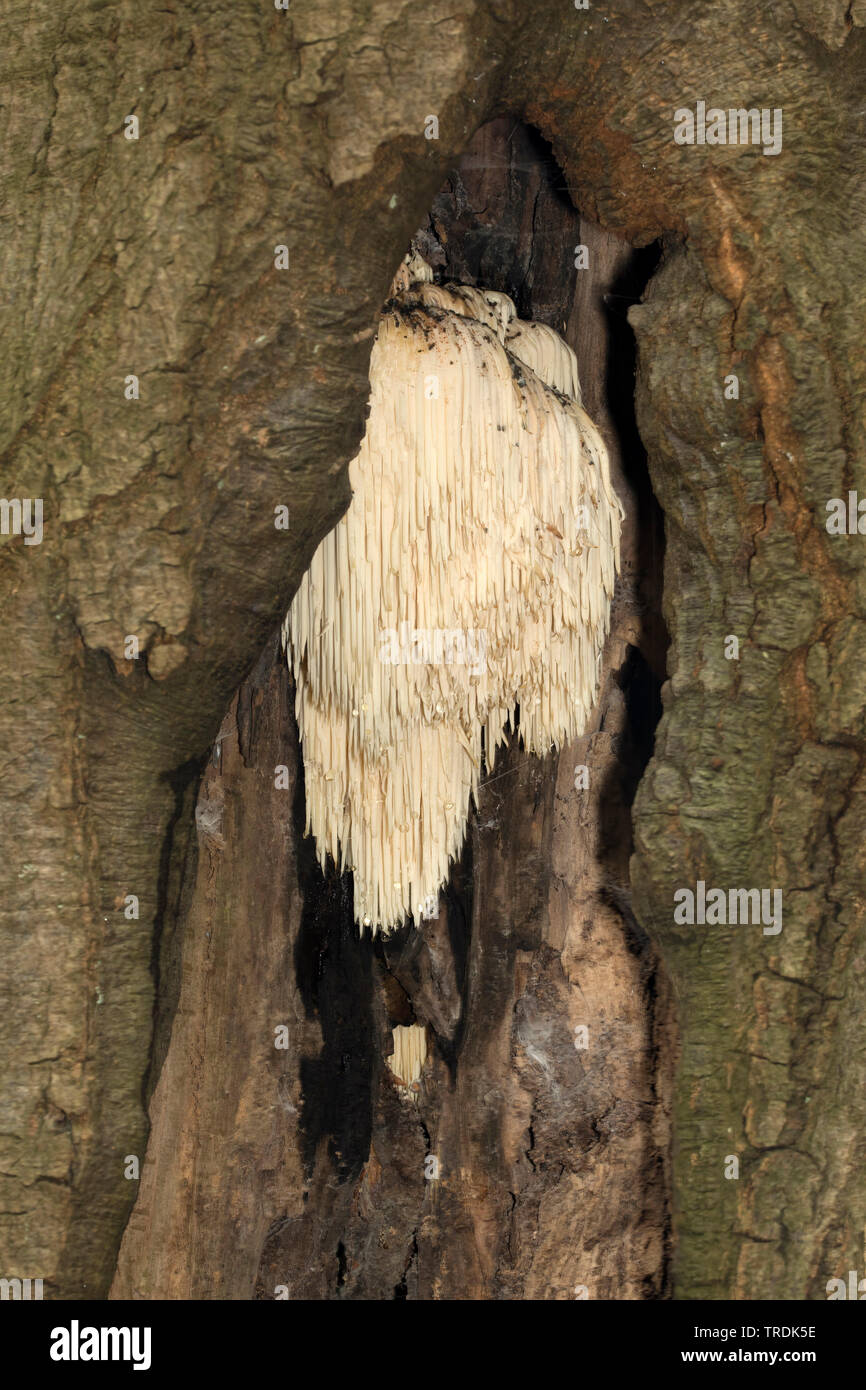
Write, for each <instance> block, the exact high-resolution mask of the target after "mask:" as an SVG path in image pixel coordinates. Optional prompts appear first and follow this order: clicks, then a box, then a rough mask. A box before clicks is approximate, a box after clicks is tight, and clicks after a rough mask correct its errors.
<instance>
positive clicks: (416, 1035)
mask: <svg viewBox="0 0 866 1390" xmlns="http://www.w3.org/2000/svg"><path fill="white" fill-rule="evenodd" d="M392 1036H393V1038H394V1051H393V1053H392V1054H391V1056H390V1057H388V1058H386V1060H387V1063H388V1066H389V1067H390V1068H391V1071H392V1072H393V1074H394V1077H395V1079H396V1081H397V1084H398V1086H400V1087H401V1088H402V1089H403V1090H404V1091H406V1092H409V1093H413V1094H417V1092H418V1091H419V1090H420V1085H419V1083H420V1080H421V1072H422V1071H423V1069H424V1063H425V1062H426V1061H427V1029H426V1028H425V1027H424V1025H423V1024H421V1023H410V1024H408V1026H406V1027H402V1026H401V1025H399V1024H398V1025H397V1026H396V1027H395V1028H394V1029H393V1030H392Z"/></svg>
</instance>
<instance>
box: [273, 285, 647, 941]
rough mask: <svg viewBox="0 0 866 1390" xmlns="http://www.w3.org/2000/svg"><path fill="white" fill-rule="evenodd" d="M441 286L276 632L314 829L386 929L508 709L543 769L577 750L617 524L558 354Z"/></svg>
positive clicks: (436, 873)
mask: <svg viewBox="0 0 866 1390" xmlns="http://www.w3.org/2000/svg"><path fill="white" fill-rule="evenodd" d="M420 264H421V265H423V262H421V263H420ZM416 272H417V273H416ZM412 276H414V277H415V278H414V279H413V278H411V277H412ZM429 279H430V277H429V274H425V273H424V272H423V271H421V270H420V269H419V266H418V265H417V264H416V265H410V266H409V268H408V269H407V271H406V273H405V274H404V276H403V284H402V286H401V287H397V288H398V290H399V292H397V293H395V295H394V298H393V299H392V300H391V301H390V302H389V306H388V313H387V314H386V315H384V316H383V318H382V321H381V324H380V327H379V332H378V334H377V338H376V342H375V344H374V347H373V353H372V357H371V363H370V384H371V392H370V416H369V420H368V424H367V432H366V435H365V437H364V440H363V442H362V445H361V448H360V450H359V452H358V455H357V456H356V458H355V459H354V460H353V461H352V463H351V464H350V467H349V475H350V481H351V484H352V490H353V499H352V503H351V505H350V507H349V510H348V511H347V513H346V515H345V516H344V517H343V518H342V520H341V521H340V522H339V523H338V525H337V527H336V528H335V530H334V531H333V532H332V533H331V535H330V536H328V537H326V538H325V540H324V541H323V542H322V544H321V545H320V547H319V549H318V550H317V552H316V555H315V556H314V558H313V561H312V563H311V565H310V568H309V570H308V571H307V574H306V575H305V576H304V579H303V580H302V582H301V585H300V588H299V589H298V593H297V595H296V596H295V599H294V602H293V604H292V607H291V609H290V612H289V614H288V616H287V619H286V624H285V628H284V632H285V638H286V647H287V657H288V660H289V664H290V665H291V667H292V670H293V672H294V676H295V681H296V683H297V714H298V723H299V728H300V730H301V736H302V742H303V749H304V770H305V776H306V793H307V825H308V828H309V829H311V830H312V833H313V834H314V836H315V838H316V845H317V851H318V855H319V858H320V860H321V861H322V863H323V864H324V860H325V858H326V856H327V855H328V854H331V855H332V856H333V858H334V859H335V860H336V861H337V862H340V858H341V850H342V857H344V859H345V860H346V861H347V862H349V863H351V865H352V867H353V872H354V888H355V916H356V920H357V921H358V923H359V925H361V926H362V927H363V926H365V925H370V926H371V927H372V929H373V930H374V931H379V930H381V931H386V932H387V931H390V930H392V929H393V928H394V927H395V926H398V925H399V924H400V923H401V922H402V921H403V920H404V918H405V917H406V916H410V917H412V918H414V920H415V921H416V923H417V922H420V921H421V920H422V919H423V917H424V916H425V915H430V905H431V903H432V904H435V902H436V900H437V897H438V893H439V890H440V888H441V887H442V885H443V884H444V882H445V881H446V879H447V876H448V868H449V863H450V861H451V860H452V859H454V858H455V857H456V856H457V855H458V854H459V853H460V849H461V847H462V844H463V839H464V836H465V831H466V824H467V819H468V815H469V806H470V801H471V800H472V799H473V798H474V797H475V796H476V795H477V791H478V784H479V777H480V773H481V766H482V730H484V731H485V734H484V737H485V747H486V759H487V763H488V766H492V764H493V760H494V757H495V750H496V748H497V747H498V746H499V745H500V744H501V743H502V742H503V741H504V739H505V729H506V725H507V724H508V723H509V722H510V721H511V720H512V718H513V715H514V710H515V706H516V704H517V703H519V704H520V708H521V726H520V734H521V738H522V740H523V743H524V745H525V746H526V748H527V749H529V750H530V751H531V752H536V753H546V752H548V751H549V749H550V747H551V746H552V745H553V746H558V747H559V746H562V745H563V744H564V743H566V742H567V741H569V740H570V739H573V738H575V737H577V736H578V735H580V734H581V733H582V732H583V731H584V728H585V726H586V722H587V719H588V717H589V715H590V713H591V710H592V706H593V704H594V702H595V699H596V695H597V686H598V672H599V667H600V658H601V652H602V648H603V645H604V641H605V638H606V636H607V630H608V624H609V614H610V602H611V597H612V594H613V587H614V583H615V578H616V574H617V572H618V569H619V540H620V529H621V522H622V517H623V512H622V507H621V505H620V503H619V500H618V499H617V497H616V495H615V494H614V493H613V491H612V490H611V486H610V479H609V466H608V458H607V451H606V449H605V446H604V443H603V441H602V439H601V437H600V435H599V434H598V431H597V430H596V429H595V427H594V426H593V424H592V422H591V421H590V420H589V417H588V416H587V415H586V413H585V411H584V410H583V409H582V408H581V405H580V386H579V382H578V378H577V362H576V360H575V357H574V353H573V352H572V351H571V349H570V348H569V347H568V346H567V344H565V343H563V342H562V340H561V339H560V338H559V337H558V335H557V334H556V333H555V332H554V331H553V329H551V328H548V327H546V326H545V325H542V324H532V323H523V322H521V321H520V320H519V319H518V318H517V315H516V311H515V309H514V305H513V303H512V302H511V300H510V299H509V298H508V297H507V295H503V294H494V293H493V292H485V291H480V290H476V289H472V288H470V287H467V286H455V285H450V286H439V285H434V284H432V283H429ZM395 286H396V282H395ZM431 380H434V381H435V390H433V391H430V390H428V389H427V386H428V383H429V382H430V381H431Z"/></svg>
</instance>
